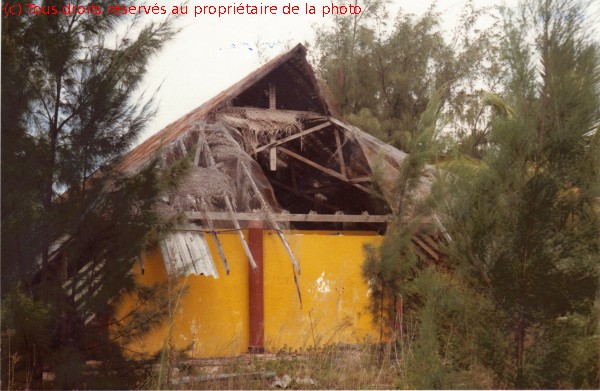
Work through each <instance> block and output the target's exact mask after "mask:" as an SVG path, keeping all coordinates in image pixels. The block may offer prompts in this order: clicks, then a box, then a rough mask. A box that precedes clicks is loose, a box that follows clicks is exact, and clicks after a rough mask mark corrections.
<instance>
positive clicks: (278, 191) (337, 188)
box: [122, 45, 431, 228]
mask: <svg viewBox="0 0 600 391" xmlns="http://www.w3.org/2000/svg"><path fill="white" fill-rule="evenodd" d="M322 91H323V89H322V88H321V87H320V86H319V83H318V81H317V79H316V77H315V74H314V72H313V70H312V68H311V66H310V65H309V64H308V62H307V61H306V49H305V48H304V47H303V46H302V45H298V46H296V47H295V48H294V49H292V50H290V51H289V52H287V53H284V54H282V55H280V56H279V57H277V58H275V59H273V60H271V61H270V62H269V63H267V64H266V65H264V66H263V67H261V68H259V69H258V70H256V71H254V72H253V73H251V74H250V75H248V76H247V77H245V78H244V79H242V80H241V81H239V82H238V83H236V84H234V85H233V86H232V87H230V88H229V89H227V90H225V91H223V92H221V93H220V94H219V95H217V96H216V97H215V98H213V99H211V100H210V101H208V102H207V103H205V104H204V105H202V106H200V107H199V108H197V109H195V110H194V111H192V112H191V113H189V114H187V115H186V116H184V117H183V118H181V119H180V120H178V121H176V122H174V123H172V124H170V125H169V126H167V127H166V128H165V129H163V130H162V131H160V132H159V133H157V134H156V135H154V136H152V137H151V138H149V139H148V140H147V141H145V142H144V143H142V144H141V145H139V146H138V147H137V148H135V149H134V150H133V151H132V152H130V153H129V154H128V155H127V156H126V157H125V158H124V161H123V163H122V167H123V169H124V170H125V171H127V172H136V171H138V170H139V169H140V168H141V167H143V166H144V165H145V164H147V163H148V162H149V161H151V159H152V158H154V157H156V156H160V157H161V158H162V159H163V162H164V164H166V165H170V164H172V163H174V162H175V161H177V160H179V159H181V158H182V157H184V156H186V155H188V154H189V155H193V156H195V163H196V165H195V166H194V169H193V170H192V173H191V175H190V176H189V178H188V179H187V180H186V181H185V182H184V183H183V184H182V186H181V187H180V189H179V190H178V191H177V192H176V193H175V194H173V195H172V196H171V197H170V200H169V203H168V204H166V205H162V206H161V209H162V210H163V211H164V212H167V213H168V211H169V209H170V208H171V209H173V212H175V211H182V210H183V211H200V210H206V211H209V212H219V211H227V205H226V200H225V198H224V195H227V196H228V198H229V199H230V201H231V204H232V208H233V210H234V211H235V212H252V211H261V210H264V209H265V205H267V206H268V207H269V208H270V209H271V211H273V212H281V211H282V210H285V211H288V212H290V213H295V214H308V213H311V212H313V213H314V212H317V213H328V214H334V213H338V214H339V213H343V214H350V215H357V214H363V213H368V214H377V215H379V214H386V213H389V212H390V210H391V209H393V205H394V202H393V194H391V187H392V183H393V179H394V178H395V176H396V174H397V173H398V171H399V168H400V165H401V163H402V160H403V159H404V157H405V156H406V155H405V154H404V153H403V152H401V151H399V150H397V149H394V148H392V147H390V146H389V145H387V144H385V143H383V142H381V141H380V140H377V139H376V138H374V137H372V136H371V135H369V134H367V133H365V132H362V131H361V130H359V129H357V128H355V127H353V126H351V125H349V124H347V123H345V122H343V121H342V120H341V119H339V118H336V117H337V116H336V114H335V111H334V109H333V108H332V106H331V105H330V104H329V103H328V102H327V99H326V98H325V94H324V93H323V92H322ZM376 166H377V167H379V169H380V170H381V172H382V173H383V176H384V183H386V184H388V186H384V187H385V188H384V189H383V190H384V194H385V197H383V199H381V198H382V197H381V196H380V195H377V194H376V193H375V192H374V191H373V190H372V189H371V176H372V173H373V170H374V168H375V167H376ZM430 183H431V178H430V177H428V176H426V177H424V178H423V190H424V191H423V192H424V193H426V190H427V188H428V187H429V186H430ZM255 188H257V189H258V193H257V192H256V191H255V190H256V189H255ZM381 201H384V202H381ZM203 205H204V206H203ZM296 226H297V228H303V227H302V224H301V223H300V224H296ZM320 228H324V227H320ZM362 228H365V227H362Z"/></svg>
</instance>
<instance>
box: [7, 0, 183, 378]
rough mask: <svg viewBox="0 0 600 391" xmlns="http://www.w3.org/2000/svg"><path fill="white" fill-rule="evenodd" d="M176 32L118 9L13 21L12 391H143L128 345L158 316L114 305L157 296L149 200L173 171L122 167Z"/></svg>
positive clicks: (155, 223) (156, 227)
mask: <svg viewBox="0 0 600 391" xmlns="http://www.w3.org/2000/svg"><path fill="white" fill-rule="evenodd" d="M3 4H4V2H3ZM65 4H66V3H65V2H62V1H58V2H56V1H50V2H46V3H44V5H49V6H53V5H54V6H57V7H58V8H59V9H60V8H61V7H62V6H63V5H65ZM97 5H100V6H102V7H104V6H105V5H104V4H97ZM174 32H175V31H174V27H173V23H172V21H171V20H167V21H166V22H161V23H149V24H144V23H141V20H140V18H133V19H131V18H127V17H124V16H122V15H111V14H102V15H87V14H84V15H78V14H74V15H64V14H58V15H43V14H40V15H23V16H21V17H18V18H17V17H11V18H3V23H2V337H3V338H2V360H3V362H2V368H3V369H4V368H11V371H3V373H2V377H3V378H2V381H3V384H7V385H9V386H11V387H15V388H35V389H40V388H42V386H47V384H43V382H42V381H43V379H42V374H43V372H44V371H51V372H53V373H54V374H55V376H56V377H55V379H54V382H53V383H54V386H56V387H58V388H63V389H66V388H79V387H97V388H111V387H127V386H130V387H133V383H132V381H133V379H134V378H135V376H133V375H135V374H136V372H135V371H136V370H137V369H136V367H135V365H133V366H132V365H130V364H132V362H130V361H128V360H126V359H125V358H124V356H123V354H122V353H123V349H122V346H123V345H122V342H123V341H124V340H127V339H130V338H138V337H140V336H141V335H143V334H144V332H145V331H146V330H148V329H149V328H151V327H152V326H153V325H155V324H156V323H157V322H158V321H159V320H160V317H161V316H162V313H161V312H160V311H158V312H153V313H144V312H142V311H137V312H136V313H132V314H128V316H126V317H125V318H123V319H115V318H114V310H115V308H116V307H117V306H118V304H119V302H120V300H121V298H122V297H123V295H124V294H125V293H131V294H134V295H135V296H137V297H138V299H139V300H140V301H141V302H145V301H149V300H153V297H156V295H155V293H156V290H157V289H159V287H156V289H141V288H139V287H137V286H136V285H135V283H134V280H133V277H132V273H131V271H132V267H133V264H134V263H135V262H136V259H137V257H139V254H140V253H141V251H142V249H143V248H144V246H145V245H146V244H148V243H149V242H150V241H151V240H152V239H153V238H154V237H155V236H156V234H158V233H159V231H160V230H161V229H162V228H161V227H162V222H160V221H159V220H158V218H157V216H156V215H155V214H154V212H153V211H152V205H153V203H154V201H155V199H156V197H158V196H159V194H160V193H161V191H162V190H163V189H164V188H165V187H166V186H168V185H169V184H170V183H172V182H173V178H174V176H176V175H171V174H175V171H171V172H168V173H162V174H161V173H159V172H158V170H157V169H156V164H150V165H149V166H148V167H146V168H145V169H143V170H142V171H141V172H140V173H139V174H137V175H124V174H123V173H122V172H120V171H119V170H118V164H119V159H120V158H121V157H122V155H123V154H124V153H125V152H126V151H127V150H128V149H129V148H131V146H132V144H133V143H134V142H135V141H136V139H137V137H138V136H139V135H140V132H141V131H142V130H143V128H144V126H145V124H146V123H147V121H148V119H150V118H151V117H152V115H153V112H154V110H153V106H152V100H151V99H150V100H148V99H146V98H144V96H143V94H140V91H139V86H140V83H141V81H142V78H143V76H144V74H145V69H146V66H147V64H148V62H149V61H150V59H151V58H152V56H153V55H154V54H156V53H157V52H158V51H159V50H160V49H161V48H162V47H163V45H164V44H165V43H166V42H167V41H168V40H169V39H170V37H172V36H173V34H174ZM109 330H113V331H115V334H114V335H113V334H111V333H109ZM8 345H10V349H8ZM90 360H92V362H93V361H97V360H100V361H101V362H102V363H103V365H104V366H103V367H102V368H101V369H95V370H89V368H87V367H86V366H85V365H84V364H85V363H86V361H87V362H90ZM86 368H87V369H86ZM94 373H96V374H98V373H103V375H102V376H97V375H94ZM9 376H10V381H9V379H8V377H9Z"/></svg>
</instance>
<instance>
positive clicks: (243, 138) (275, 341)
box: [122, 45, 441, 357]
mask: <svg viewBox="0 0 600 391" xmlns="http://www.w3.org/2000/svg"><path fill="white" fill-rule="evenodd" d="M324 91H325V89H323V88H321V86H320V82H319V81H318V79H317V78H316V77H315V74H314V71H313V70H312V68H311V66H310V65H309V63H308V62H307V60H306V49H305V48H304V47H303V46H302V45H298V46H296V47H295V48H293V49H292V50H290V51H288V52H287V53H284V54H282V55H280V56H278V57H276V58H275V59H273V60H271V61H270V62H268V63H267V64H266V65H264V66H262V67H261V68H259V69H258V70H256V71H254V72H253V73H251V74H250V75H248V76H247V77H245V78H244V79H242V80H241V81H239V82H238V83H236V84H234V85H233V86H231V87H230V88H228V89H227V90H225V91H223V92H221V93H220V94H219V95H217V96H216V97H214V98H213V99H211V100H210V101H208V102H206V103H205V104H203V105H202V106H200V107H198V108H197V109H195V110H193V111H192V112H190V113H189V114H187V115H186V116H184V117H182V118H181V119H179V120H177V121H175V122H173V123H172V124H170V125H168V126H167V127H166V128H164V129H163V130H161V131H160V132H158V133H156V134H155V135H154V136H152V137H150V138H149V139H148V140H146V141H145V142H143V143H142V144H140V145H139V146H138V147H137V148H135V149H134V150H132V151H131V152H130V153H129V154H128V155H126V156H125V158H124V160H123V163H122V169H123V170H124V171H125V172H128V173H135V172H138V171H139V170H141V169H142V168H143V167H144V166H145V165H147V164H149V163H150V162H151V161H153V160H154V159H156V158H159V159H160V161H161V162H162V164H163V166H168V165H171V164H173V163H175V162H177V161H179V160H180V159H183V158H189V159H190V160H192V161H193V164H192V167H191V169H190V172H189V175H188V176H187V177H186V178H185V179H184V180H183V182H182V184H181V185H180V186H179V187H178V189H177V190H176V191H174V192H172V193H171V194H169V195H167V196H165V197H164V199H163V200H162V201H161V202H160V203H159V204H158V205H156V208H157V211H158V212H159V214H161V215H163V216H165V217H170V216H176V215H180V214H182V213H183V214H184V216H185V220H186V222H185V224H182V225H180V226H179V227H178V228H177V230H175V231H174V232H173V233H171V234H170V235H169V237H167V238H166V239H165V240H163V241H162V242H161V244H160V248H157V249H156V250H154V251H151V252H149V253H147V254H144V255H143V262H142V264H141V265H140V266H139V267H138V268H137V270H136V273H137V278H138V280H139V281H140V283H142V284H148V285H150V284H153V283H155V282H159V281H164V280H165V279H166V278H168V276H175V277H176V278H179V279H181V280H184V281H185V284H186V285H187V286H188V290H187V292H186V294H185V296H184V297H182V299H181V302H180V303H179V304H178V306H177V310H176V312H175V318H174V321H173V327H174V329H173V332H172V338H173V343H174V344H175V346H177V347H180V348H184V347H189V348H190V354H191V355H192V356H195V357H202V356H204V357H206V356H227V355H237V354H240V353H244V352H247V351H249V350H250V351H265V350H266V351H279V350H280V349H282V348H283V347H287V348H290V349H303V348H309V347H311V346H323V345H326V344H330V343H360V342H364V341H365V340H369V339H370V340H372V341H376V340H377V337H378V335H379V333H378V328H377V327H376V326H375V325H374V324H373V322H372V317H371V315H370V313H369V310H368V305H369V288H368V286H367V284H366V282H365V281H364V279H363V278H362V276H361V265H362V263H363V259H364V254H363V246H364V245H365V244H372V245H378V244H379V243H380V242H381V240H382V236H381V235H383V233H384V232H385V230H386V226H387V224H388V223H389V222H390V221H391V219H392V217H391V216H392V215H393V212H394V208H395V202H394V197H395V195H394V194H393V191H392V184H393V182H394V179H395V178H396V176H397V174H398V172H399V169H400V166H401V164H402V161H403V160H404V158H405V157H406V155H405V154H404V153H403V152H402V151H399V150H397V149H394V148H392V147H390V146H389V145H387V144H385V143H383V142H381V141H380V140H378V139H376V138H374V137H373V136H371V135H369V134H367V133H365V132H363V131H361V130H359V129H357V128H356V127H353V126H351V125H350V124H348V123H346V122H344V121H343V119H342V118H341V116H339V115H338V114H337V113H336V111H335V109H334V107H333V106H332V105H331V103H330V102H329V101H328V99H326V94H325V93H324ZM374 172H378V173H379V176H380V177H381V178H380V180H379V181H378V183H377V186H375V184H374V183H373V173H374ZM432 175H433V173H432V172H428V173H426V175H424V176H423V178H422V184H421V185H422V188H423V191H422V193H423V194H426V193H427V190H428V188H429V187H430V186H431V182H432ZM386 184H389V186H388V185H386ZM413 241H414V244H415V246H416V247H417V249H418V251H419V254H420V255H421V256H422V257H423V259H428V260H431V261H437V260H439V258H440V256H441V255H440V253H439V250H438V249H437V245H436V242H435V240H434V239H433V238H432V237H430V236H426V235H423V236H419V235H417V236H415V237H414V239H413ZM142 269H143V273H142ZM166 330H167V326H165V328H163V329H161V330H157V331H155V332H154V333H153V334H152V335H150V336H149V337H148V338H146V339H145V340H144V341H141V342H138V343H136V346H135V350H136V351H141V352H147V353H154V352H156V351H157V350H159V349H160V348H161V346H162V344H163V341H164V338H165V333H166Z"/></svg>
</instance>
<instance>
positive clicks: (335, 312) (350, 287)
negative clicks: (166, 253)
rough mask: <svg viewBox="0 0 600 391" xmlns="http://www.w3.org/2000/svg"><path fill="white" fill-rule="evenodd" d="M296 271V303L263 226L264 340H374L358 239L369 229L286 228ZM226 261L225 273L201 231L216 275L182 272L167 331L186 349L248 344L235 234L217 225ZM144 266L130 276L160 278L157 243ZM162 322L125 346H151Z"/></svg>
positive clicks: (298, 343) (274, 240)
mask: <svg viewBox="0 0 600 391" xmlns="http://www.w3.org/2000/svg"><path fill="white" fill-rule="evenodd" d="M286 238H287V240H288V241H289V243H290V245H291V247H292V249H293V251H294V254H295V256H296V258H297V259H298V262H299V263H300V267H301V270H302V274H301V276H300V278H299V281H300V288H301V294H302V304H303V305H302V308H301V307H300V302H299V300H298V295H297V293H296V288H295V286H294V280H293V274H292V273H293V272H292V264H291V261H290V259H289V257H288V255H287V253H286V251H285V249H284V247H283V244H282V243H281V242H280V240H279V238H278V236H277V234H276V233H274V232H272V231H267V230H265V231H264V303H265V304H264V305H265V307H264V311H265V347H266V349H267V351H279V350H281V349H282V348H284V347H285V348H288V349H292V350H295V349H306V348H309V347H311V346H315V345H316V346H323V345H327V344H331V343H337V342H341V343H359V342H363V341H365V340H366V339H370V340H372V341H375V340H376V338H377V335H378V334H377V332H376V330H375V327H374V326H373V324H372V322H371V319H372V318H371V315H370V314H369V311H368V309H367V306H368V300H369V298H368V289H367V286H366V284H365V283H364V281H363V279H362V277H361V272H360V268H361V264H362V262H363V256H364V255H363V250H362V247H363V245H364V244H366V243H371V244H374V245H378V244H380V243H381V239H382V237H381V236H375V235H373V234H369V233H364V232H363V233H356V232H352V233H349V232H348V233H343V234H342V233H341V232H323V231H319V232H317V231H294V232H293V233H287V234H286ZM219 240H220V241H221V245H222V246H223V249H224V251H225V255H226V257H227V261H228V262H229V266H230V270H231V272H230V274H229V275H226V274H225V270H224V269H223V267H222V265H221V263H220V260H219V257H218V252H217V249H216V247H215V244H214V242H213V241H212V238H211V237H207V241H208V245H209V247H210V250H211V253H212V254H213V258H214V259H215V262H216V263H217V269H218V271H219V275H220V278H219V279H214V278H212V277H205V276H195V275H189V276H187V277H186V278H185V283H186V284H187V285H188V291H187V294H186V295H185V296H184V297H182V299H181V300H180V302H179V305H178V308H177V309H176V312H175V316H174V322H173V332H172V338H173V343H174V345H175V346H176V347H178V348H184V347H188V346H191V347H192V349H191V355H192V356H194V357H210V356H231V355H237V354H240V353H245V352H247V349H248V324H249V314H248V273H249V265H248V261H247V259H246V255H245V254H244V250H243V249H242V246H241V244H240V242H239V238H238V237H237V235H236V234H233V233H220V234H219ZM144 267H145V273H144V275H141V274H140V273H139V269H138V268H137V267H136V270H135V271H134V272H135V273H136V274H137V278H138V281H139V282H140V283H142V284H147V285H150V284H153V283H155V282H159V281H165V279H166V271H165V267H164V262H163V259H162V255H161V252H160V250H158V249H157V250H155V251H153V252H151V253H149V254H145V255H144ZM167 327H168V326H167V325H164V326H163V327H162V328H160V329H158V330H155V331H154V332H152V333H151V334H150V335H149V336H148V337H147V338H145V339H144V340H143V341H140V342H137V343H135V344H133V345H132V346H131V348H132V350H135V351H142V352H147V353H151V354H152V353H155V352H157V351H158V350H159V349H160V348H161V347H162V345H163V342H164V339H165V335H166V334H167V331H166V330H167Z"/></svg>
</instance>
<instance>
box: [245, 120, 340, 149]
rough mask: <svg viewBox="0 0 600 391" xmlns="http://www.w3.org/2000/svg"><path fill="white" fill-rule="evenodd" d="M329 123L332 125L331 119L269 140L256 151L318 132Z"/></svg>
mask: <svg viewBox="0 0 600 391" xmlns="http://www.w3.org/2000/svg"><path fill="white" fill-rule="evenodd" d="M329 125H331V122H329V121H327V122H324V123H322V124H320V125H317V126H313V127H312V128H310V129H306V130H303V131H302V132H299V133H296V134H292V135H291V136H288V137H284V138H282V139H279V140H277V141H273V142H269V143H268V144H265V145H263V146H261V147H258V148H256V150H255V151H254V152H255V153H259V152H261V151H264V150H265V149H269V148H272V147H276V146H278V145H281V144H285V143H287V142H289V141H292V140H295V139H297V138H300V137H302V136H306V135H307V134H310V133H313V132H316V131H318V130H321V129H324V128H326V127H328V126H329Z"/></svg>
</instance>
